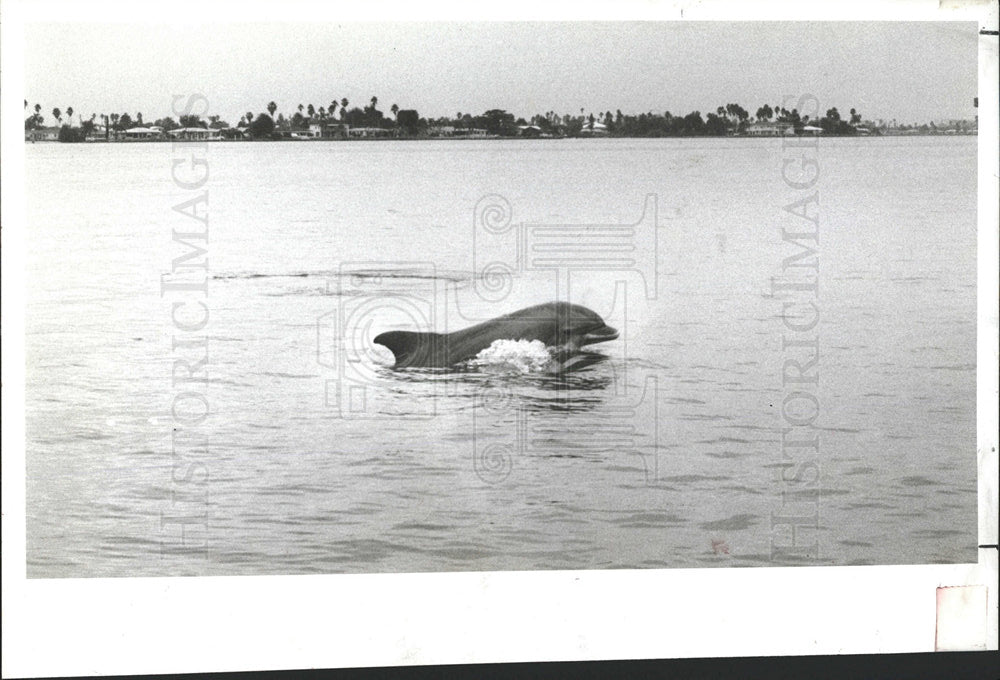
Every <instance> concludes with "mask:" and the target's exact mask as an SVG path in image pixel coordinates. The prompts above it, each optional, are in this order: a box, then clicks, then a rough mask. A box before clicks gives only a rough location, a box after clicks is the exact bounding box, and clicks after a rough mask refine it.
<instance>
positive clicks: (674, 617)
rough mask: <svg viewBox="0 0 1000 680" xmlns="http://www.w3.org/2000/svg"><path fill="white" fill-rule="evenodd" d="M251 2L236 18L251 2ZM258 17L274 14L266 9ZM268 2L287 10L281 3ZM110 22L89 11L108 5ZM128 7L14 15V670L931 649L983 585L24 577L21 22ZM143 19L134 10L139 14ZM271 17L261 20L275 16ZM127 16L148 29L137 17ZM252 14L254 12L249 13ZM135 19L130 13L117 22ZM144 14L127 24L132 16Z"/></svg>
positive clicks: (595, 5)
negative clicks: (940, 591)
mask: <svg viewBox="0 0 1000 680" xmlns="http://www.w3.org/2000/svg"><path fill="white" fill-rule="evenodd" d="M281 5H282V14H283V15H285V16H295V15H299V16H309V17H311V18H310V20H312V21H318V20H324V19H326V20H332V21H343V20H345V18H348V19H355V20H358V19H370V20H379V19H384V17H386V16H392V17H393V18H394V19H401V20H407V19H419V20H431V19H451V20H484V19H518V20H523V19H537V20H552V19H566V18H575V19H609V20H610V19H623V18H629V19H649V20H654V19H657V20H660V19H666V20H678V19H681V15H682V10H683V19H684V20H689V19H710V20H726V21H732V20H745V19H762V18H768V19H789V18H794V19H799V20H805V19H808V20H833V19H839V20H866V21H867V20H876V19H882V20H901V19H907V20H950V19H955V20H975V21H979V22H980V25H981V28H986V29H989V30H993V31H995V30H997V10H996V3H995V2H989V1H988V0H987V1H984V2H962V1H960V0H943V1H942V2H940V3H939V2H937V1H936V0H934V1H924V0H914V1H912V2H899V1H895V2H894V1H892V0H865V1H864V2H844V1H841V2H836V3H832V2H831V3H828V4H822V5H818V4H816V3H813V4H808V6H806V5H807V4H806V3H801V4H791V3H785V2H767V3H760V2H757V3H746V2H734V1H731V2H724V1H721V0H720V1H715V2H708V1H700V2H699V1H697V0H691V1H690V2H679V1H674V2H655V1H654V2H636V1H631V2H621V3H616V4H612V3H606V2H595V1H593V0H587V1H585V2H574V3H572V4H569V3H564V2H559V3H555V4H543V3H538V2H527V1H524V0H517V1H514V2H505V3H490V8H489V9H484V8H483V7H482V6H480V5H475V4H472V3H467V2H465V3H458V2H447V3H442V2H437V3H433V4H431V5H428V4H426V3H412V2H401V1H399V2H381V3H379V2H373V3H370V4H369V5H367V6H361V5H360V3H358V4H357V9H355V10H354V11H352V12H351V13H350V15H349V16H348V17H345V16H344V10H343V8H340V7H334V6H332V3H331V6H330V7H327V6H326V5H321V4H320V3H312V2H298V1H295V0H292V1H287V0H286V2H283V3H282V4H281ZM248 6H256V3H247V2H244V3H240V7H241V8H247V7H248ZM261 6H262V7H263V6H264V5H261ZM267 6H273V5H271V4H270V3H268V5H267ZM104 7H106V8H108V9H109V11H107V12H97V11H95V8H104ZM126 7H129V5H126V4H125V3H121V4H116V3H114V2H110V0H103V1H102V2H97V3H95V2H86V3H80V2H69V1H65V0H64V1H60V2H33V3H30V4H29V3H27V2H26V1H25V0H7V1H6V2H4V3H3V6H2V12H3V17H2V23H0V30H2V36H0V47H2V51H3V52H2V57H3V59H2V63H3V66H4V68H3V88H2V107H3V108H2V112H3V116H2V120H3V130H2V144H3V163H2V167H0V172H2V182H0V183H2V190H3V200H2V204H0V208H2V224H3V231H2V244H3V247H2V250H0V256H2V287H3V295H2V304H3V312H2V336H3V344H2V348H3V349H2V351H3V364H2V368H3V400H2V409H3V424H4V427H3V430H2V444H3V454H4V455H3V463H2V464H3V470H2V473H3V474H2V492H3V541H2V549H3V558H4V559H3V567H2V569H3V617H2V618H3V676H4V677H33V676H42V675H46V676H48V675H59V676H72V675H84V674H86V675H91V674H92V675H108V674H132V673H175V672H194V671H201V672H212V671H238V670H266V669H292V668H329V667H354V666H384V665H407V664H442V663H447V664H452V663H476V662H497V661H556V660H570V659H577V660H584V659H626V658H628V659H642V658H681V657H708V656H762V655H786V654H847V653H850V654H857V653H878V652H883V653H893V652H925V651H933V649H934V625H935V589H936V588H937V587H939V586H953V585H963V584H985V585H987V586H988V587H989V594H988V608H989V619H988V620H989V626H990V628H989V631H988V636H989V640H988V646H989V648H990V649H997V611H998V610H997V590H996V588H997V559H996V550H995V549H981V550H980V558H979V562H978V563H977V564H967V565H915V566H892V567H816V568H808V567H795V568H775V569H750V568H747V569H705V570H643V571H567V572H493V573H460V574H419V575H406V574H391V575H351V576H290V577H283V576H277V577H232V578H229V577H225V578H222V577H218V578H217V577H204V578H176V579H173V578H152V579H150V578H136V579H126V578H123V579H88V580H80V579H63V580H43V579H33V580H26V578H25V510H24V502H25V487H24V472H25V467H24V286H25V279H24V268H23V260H24V253H25V252H26V251H25V242H24V237H25V217H24V216H25V208H24V180H23V168H24V149H23V130H22V129H21V125H20V123H19V122H18V121H20V117H19V116H18V114H19V112H18V111H17V109H16V104H17V103H18V100H19V99H22V96H21V93H22V92H23V91H24V88H23V84H24V82H23V81H24V73H23V70H22V69H21V68H19V66H20V65H21V63H22V60H23V57H22V56H21V55H23V47H24V36H23V28H24V24H25V22H27V21H51V20H58V21H94V17H95V16H96V17H101V19H102V20H104V21H109V20H110V21H115V20H119V19H118V17H123V16H125V14H124V10H125V9H126ZM231 7H232V5H231V4H230V3H215V4H212V3H205V2H201V1H199V2H192V1H190V0H180V1H177V2H174V3H172V4H171V6H170V8H169V10H166V11H162V9H163V8H162V7H161V8H159V10H160V11H156V12H155V13H152V14H151V15H150V17H149V18H148V19H146V20H147V21H154V22H159V21H163V20H164V19H163V17H164V15H172V16H184V15H185V14H186V13H187V12H188V10H191V11H193V12H195V13H196V14H194V15H192V14H187V16H195V15H196V16H198V17H199V19H201V20H202V21H225V20H227V19H228V18H229V16H231V13H230V10H231ZM133 9H134V7H133V8H131V9H130V11H132V10H133ZM266 15H267V12H263V13H262V14H261V16H266ZM129 16H130V17H134V14H130V15H129ZM244 16H245V15H244ZM120 20H124V19H120ZM131 20H134V18H133V19H131ZM997 65H998V54H997V37H996V36H995V35H993V36H980V52H979V102H980V109H979V115H980V122H981V123H982V125H980V133H979V154H980V158H979V216H978V219H979V225H978V226H979V259H978V266H979V271H978V301H979V302H978V305H979V306H978V328H979V335H978V456H979V471H980V478H979V513H980V516H979V536H980V543H981V544H996V542H997V430H998V422H997V404H998V391H997V390H998V387H997V375H998V370H997V369H998V340H997V337H998V302H997V301H998V271H1000V267H998V259H997V252H998V220H1000V217H998V213H997V206H998V204H1000V192H998V176H1000V175H998V156H997V151H998V111H997V104H998V100H1000V97H998V90H997V82H998V81H997V73H998V68H997Z"/></svg>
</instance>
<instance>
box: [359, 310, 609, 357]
mask: <svg viewBox="0 0 1000 680" xmlns="http://www.w3.org/2000/svg"><path fill="white" fill-rule="evenodd" d="M617 337H618V331H617V330H615V329H614V328H612V327H611V326H608V325H607V324H606V323H604V319H602V318H601V317H600V315H599V314H597V313H596V312H593V311H591V310H589V309H587V308H586V307H583V306H581V305H573V304H570V303H568V302H546V303H545V304H541V305H535V306H534V307H527V308H526V309H522V310H519V311H517V312H512V313H510V314H506V315H504V316H500V317H497V318H496V319H492V320H490V321H485V322H483V323H480V324H476V325H475V326H470V327H469V328H465V329H463V330H460V331H455V332H454V333H415V332H412V331H389V332H387V333H381V334H380V335H378V336H376V337H375V342H376V343H377V344H379V345H383V346H385V347H388V348H389V350H390V351H391V352H392V353H393V355H394V356H395V357H396V363H395V368H415V367H422V368H444V367H447V366H454V365H456V364H460V363H462V362H463V361H468V360H469V359H473V358H475V356H476V355H477V354H479V352H481V351H482V350H484V349H486V348H487V347H489V346H490V345H491V344H493V342H494V341H496V340H529V341H530V340H540V341H541V342H543V343H544V344H545V345H546V346H547V347H549V348H550V349H553V350H555V354H556V356H557V358H558V357H564V358H565V357H570V356H572V355H574V354H575V353H577V351H578V350H579V349H580V348H581V347H583V346H584V345H590V344H592V343H595V342H605V341H607V340H614V339H615V338H617Z"/></svg>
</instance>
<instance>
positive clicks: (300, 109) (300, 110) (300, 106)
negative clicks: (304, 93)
mask: <svg viewBox="0 0 1000 680" xmlns="http://www.w3.org/2000/svg"><path fill="white" fill-rule="evenodd" d="M302 108H303V107H302V104H299V113H302Z"/></svg>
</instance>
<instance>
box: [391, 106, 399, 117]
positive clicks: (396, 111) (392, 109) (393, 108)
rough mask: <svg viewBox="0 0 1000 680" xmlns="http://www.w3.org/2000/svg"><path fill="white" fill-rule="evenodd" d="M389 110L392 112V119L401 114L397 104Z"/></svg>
mask: <svg viewBox="0 0 1000 680" xmlns="http://www.w3.org/2000/svg"><path fill="white" fill-rule="evenodd" d="M389 110H390V111H392V117H393V118H395V117H396V114H397V113H399V106H397V105H396V104H393V105H392V106H391V107H390V108H389Z"/></svg>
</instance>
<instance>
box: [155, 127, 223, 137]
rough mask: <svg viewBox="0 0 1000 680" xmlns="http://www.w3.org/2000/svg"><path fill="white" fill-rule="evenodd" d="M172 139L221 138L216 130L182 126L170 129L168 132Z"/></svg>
mask: <svg viewBox="0 0 1000 680" xmlns="http://www.w3.org/2000/svg"><path fill="white" fill-rule="evenodd" d="M167 134H169V135H170V136H171V137H173V138H174V139H197V140H217V139H221V137H220V136H219V131H218V130H206V129H205V128H200V127H183V128H177V129H176V130H171V131H170V132H169V133H167Z"/></svg>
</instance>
